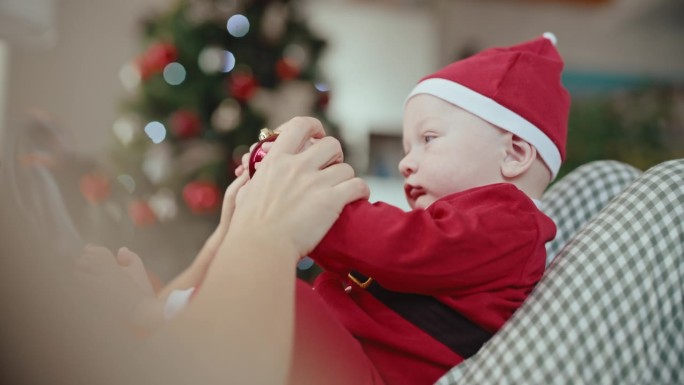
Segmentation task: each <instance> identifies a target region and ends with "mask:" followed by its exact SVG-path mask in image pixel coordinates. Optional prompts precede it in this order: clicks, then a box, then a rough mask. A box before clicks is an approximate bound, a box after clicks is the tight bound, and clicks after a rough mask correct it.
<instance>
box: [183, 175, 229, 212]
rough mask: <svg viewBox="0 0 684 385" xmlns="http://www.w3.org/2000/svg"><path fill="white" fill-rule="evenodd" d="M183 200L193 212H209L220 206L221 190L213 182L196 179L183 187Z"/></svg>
mask: <svg viewBox="0 0 684 385" xmlns="http://www.w3.org/2000/svg"><path fill="white" fill-rule="evenodd" d="M183 200H184V201H185V204H187V205H188V207H189V208H190V210H192V212H193V213H195V214H202V213H208V212H211V211H214V210H215V209H216V208H217V207H219V204H220V203H221V191H220V190H219V188H218V187H217V186H216V184H215V183H213V182H209V181H202V180H196V181H193V182H190V183H188V184H187V185H185V187H184V188H183Z"/></svg>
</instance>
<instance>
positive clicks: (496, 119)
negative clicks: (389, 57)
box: [406, 78, 561, 179]
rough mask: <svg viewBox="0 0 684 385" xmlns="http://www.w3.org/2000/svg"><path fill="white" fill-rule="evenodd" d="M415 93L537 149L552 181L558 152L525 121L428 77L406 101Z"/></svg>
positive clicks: (558, 162)
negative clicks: (464, 112)
mask: <svg viewBox="0 0 684 385" xmlns="http://www.w3.org/2000/svg"><path fill="white" fill-rule="evenodd" d="M418 94H428V95H432V96H435V97H438V98H440V99H442V100H444V101H447V102H449V103H451V104H454V105H456V106H458V107H461V108H463V109H464V110H466V111H468V112H470V113H472V114H474V115H476V116H478V117H480V118H481V119H483V120H486V121H487V122H489V123H491V124H493V125H495V126H497V127H499V128H502V129H504V130H506V131H509V132H511V133H513V134H515V135H517V136H519V137H520V138H522V139H523V140H525V141H526V142H528V143H529V144H531V145H533V146H534V147H535V148H536V149H537V152H538V153H539V156H540V157H541V158H542V159H543V160H544V163H546V166H547V167H548V168H549V169H550V170H551V174H552V179H555V178H556V175H557V174H558V170H559V169H560V166H561V156H560V152H559V151H558V148H557V147H556V145H555V144H553V142H552V141H551V139H549V137H548V136H546V134H544V132H542V131H541V130H540V129H539V128H537V127H536V126H535V125H534V124H532V123H530V122H529V121H528V120H527V119H525V118H523V117H522V116H520V115H518V114H516V113H515V112H513V111H511V110H509V109H508V108H506V107H504V106H502V105H501V104H499V103H498V102H496V101H495V100H493V99H491V98H488V97H486V96H484V95H482V94H479V93H477V92H475V91H473V90H471V89H470V88H467V87H464V86H462V85H461V84H458V83H455V82H452V81H450V80H446V79H441V78H431V79H427V80H424V81H422V82H420V83H418V85H416V87H415V88H414V89H413V91H411V93H410V94H409V96H408V98H406V101H408V100H409V99H410V98H412V97H413V96H415V95H418Z"/></svg>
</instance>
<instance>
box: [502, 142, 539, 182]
mask: <svg viewBox="0 0 684 385" xmlns="http://www.w3.org/2000/svg"><path fill="white" fill-rule="evenodd" d="M506 140H507V142H506V157H505V158H504V161H503V162H502V163H501V174H502V175H503V176H504V178H507V179H513V178H516V177H518V176H520V175H523V174H524V173H525V172H527V170H529V169H530V167H532V164H533V163H534V161H535V160H536V159H537V149H536V148H534V146H532V145H531V144H529V143H527V142H526V141H525V140H523V139H521V138H520V137H519V136H517V135H514V134H510V133H509V135H508V136H507V138H506Z"/></svg>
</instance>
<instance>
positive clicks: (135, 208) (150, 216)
mask: <svg viewBox="0 0 684 385" xmlns="http://www.w3.org/2000/svg"><path fill="white" fill-rule="evenodd" d="M128 216H129V217H130V218H131V220H132V221H133V223H134V224H135V225H136V226H138V227H145V226H150V225H153V224H155V223H156V222H157V216H156V215H154V211H152V208H151V207H150V205H149V204H147V202H145V201H143V200H136V201H133V202H131V203H130V204H129V205H128Z"/></svg>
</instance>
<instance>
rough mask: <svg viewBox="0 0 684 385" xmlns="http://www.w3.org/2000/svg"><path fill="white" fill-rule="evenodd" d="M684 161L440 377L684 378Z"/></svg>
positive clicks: (650, 174)
mask: <svg viewBox="0 0 684 385" xmlns="http://www.w3.org/2000/svg"><path fill="white" fill-rule="evenodd" d="M682 218H684V159H679V160H674V161H670V162H666V163H663V164H660V165H658V166H656V167H654V168H652V169H650V170H648V171H647V172H645V173H644V174H643V175H641V176H640V177H639V178H637V180H636V181H635V182H634V183H632V184H631V185H630V186H629V187H628V188H627V189H626V190H625V191H624V192H623V193H622V194H620V195H619V196H618V197H617V198H615V199H614V200H613V201H611V203H610V204H608V206H607V207H606V208H605V209H604V210H603V211H602V212H601V213H600V214H599V215H598V216H597V217H596V218H595V219H594V220H592V221H591V223H589V224H588V225H587V226H586V227H584V228H583V229H582V230H581V231H580V232H579V233H578V234H577V236H575V237H574V238H573V239H572V240H571V241H570V242H569V244H568V245H567V246H566V247H565V248H564V249H563V251H561V253H560V254H559V256H558V258H557V259H556V260H555V261H554V262H553V263H552V264H551V266H550V267H549V270H548V271H547V273H546V275H545V276H544V278H542V281H541V282H540V283H539V285H538V286H537V287H536V289H535V291H534V292H533V293H532V295H531V296H530V298H529V299H528V301H526V302H525V304H524V305H523V306H522V307H521V308H520V309H519V310H518V311H517V312H516V313H515V314H514V315H513V317H512V318H511V320H510V321H509V322H507V323H506V324H505V325H504V327H503V328H502V329H501V331H500V332H499V333H497V334H496V335H495V336H494V338H492V339H491V340H490V341H489V342H488V343H487V344H485V346H484V347H483V348H482V349H481V350H480V351H479V352H478V353H477V354H476V355H475V356H473V357H472V358H471V359H469V360H467V361H466V362H464V363H463V364H461V365H459V366H457V367H455V368H454V369H452V370H451V371H449V372H448V373H447V374H446V375H445V376H444V377H442V379H440V380H439V381H438V383H437V384H438V385H453V384H545V385H546V384H681V383H684V290H683V284H682V282H683V280H684V220H683V219H682Z"/></svg>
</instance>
